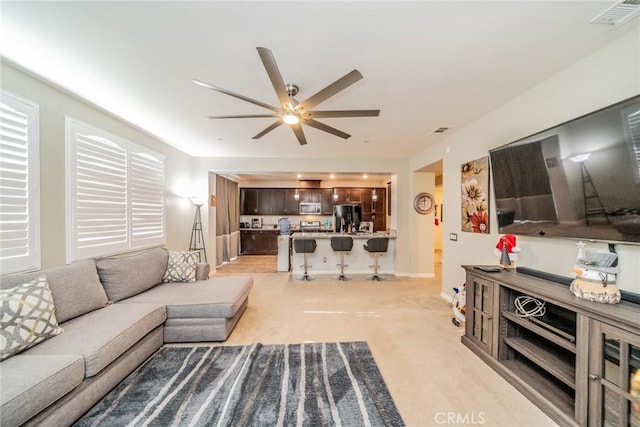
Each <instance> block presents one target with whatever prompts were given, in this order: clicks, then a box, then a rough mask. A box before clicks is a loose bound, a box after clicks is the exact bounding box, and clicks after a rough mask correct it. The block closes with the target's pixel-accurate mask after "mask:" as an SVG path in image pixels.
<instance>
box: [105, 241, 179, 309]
mask: <svg viewBox="0 0 640 427" xmlns="http://www.w3.org/2000/svg"><path fill="white" fill-rule="evenodd" d="M168 258H169V252H168V251H167V250H166V249H163V248H154V249H150V250H148V251H144V252H141V253H136V254H133V255H124V256H118V257H110V258H102V259H98V260H97V261H96V267H97V268H98V275H99V276H100V281H101V282H102V286H103V287H104V290H105V292H106V293H107V296H108V297H109V301H114V302H115V301H120V300H123V299H125V298H129V297H132V296H134V295H137V294H139V293H141V292H144V291H146V290H147V289H151V288H153V287H154V286H156V285H159V284H160V283H161V282H162V277H163V276H164V272H165V271H166V269H167V261H168Z"/></svg>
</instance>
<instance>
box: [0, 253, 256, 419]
mask: <svg viewBox="0 0 640 427" xmlns="http://www.w3.org/2000/svg"><path fill="white" fill-rule="evenodd" d="M168 258H169V252H168V251H167V250H165V249H162V248H155V249H151V250H148V251H145V252H142V253H138V254H135V255H130V256H122V257H114V258H103V259H97V260H85V261H80V262H76V263H73V264H71V265H67V266H63V267H57V268H51V269H47V270H42V271H38V272H32V273H27V274H20V275H13V276H3V277H2V278H1V281H0V288H2V289H8V288H12V287H15V286H17V285H20V284H22V283H25V282H28V281H30V280H33V279H34V278H37V277H41V276H42V275H45V276H46V279H47V282H48V284H49V288H50V290H51V294H52V297H53V302H54V306H55V315H56V317H57V321H58V323H59V326H60V327H61V328H63V330H64V331H63V332H62V333H60V334H58V335H56V336H53V337H51V338H49V339H46V340H45V341H42V342H40V343H38V344H36V345H35V346H33V347H31V348H29V349H27V350H25V351H23V352H21V353H19V354H16V355H13V356H11V357H9V358H7V359H5V360H3V361H2V362H0V425H2V426H3V427H5V426H6V427H10V426H18V425H23V424H24V425H39V426H42V425H50V426H64V425H70V424H72V423H73V422H74V421H75V420H77V419H78V418H79V417H80V416H82V414H84V413H85V412H86V411H87V410H88V409H90V408H91V407H92V406H93V405H94V404H95V403H96V402H98V401H99V400H100V399H101V398H102V397H103V396H104V395H105V394H107V393H108V392H109V391H110V390H111V389H113V388H114V387H115V386H116V385H117V384H118V383H120V382H121V381H122V380H123V379H124V378H125V377H126V376H127V375H128V374H129V373H131V372H132V371H133V370H135V369H136V368H137V367H138V366H140V365H141V364H142V363H143V362H144V361H145V360H146V359H147V358H149V357H150V356H151V355H152V354H153V353H155V351H156V350H158V349H159V348H160V347H161V346H162V345H163V343H175V342H200V341H224V340H225V339H226V338H227V337H228V335H229V334H230V332H231V330H232V329H233V327H234V326H235V325H236V323H237V322H238V319H239V318H240V316H241V315H242V313H243V312H244V310H245V308H246V307H247V302H248V297H249V293H250V291H251V289H252V287H253V280H252V279H251V278H250V277H213V278H208V274H209V270H208V266H206V265H204V264H198V265H197V278H198V280H197V281H195V282H189V283H180V282H172V283H163V275H164V274H165V273H166V271H167V267H168V263H169V261H168ZM165 279H166V278H165Z"/></svg>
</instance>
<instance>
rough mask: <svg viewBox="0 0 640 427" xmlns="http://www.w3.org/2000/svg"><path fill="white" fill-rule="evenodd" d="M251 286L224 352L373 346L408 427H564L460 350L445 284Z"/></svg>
mask: <svg viewBox="0 0 640 427" xmlns="http://www.w3.org/2000/svg"><path fill="white" fill-rule="evenodd" d="M244 274H247V273H244ZM217 275H219V276H224V275H232V274H230V273H217ZM251 276H252V277H253V278H254V288H253V290H252V292H251V296H250V297H249V306H248V308H247V310H246V311H245V313H244V315H243V316H242V318H241V319H240V321H239V322H238V324H237V326H236V328H235V330H234V331H233V332H232V334H231V336H230V337H229V339H228V340H227V341H226V342H224V343H223V345H239V344H240V345H243V344H250V343H255V342H262V343H265V344H279V343H282V344H292V343H301V342H310V341H311V342H313V341H315V342H322V341H324V342H336V341H366V342H367V343H368V344H369V347H370V348H371V351H372V353H373V356H374V358H375V361H376V363H377V365H378V367H379V368H380V370H381V372H382V375H383V377H384V379H385V382H386V383H387V386H388V388H389V391H390V392H391V395H392V396H393V399H394V401H395V403H396V406H397V407H398V410H399V411H400V414H401V415H402V417H403V419H404V421H405V422H406V424H407V425H408V426H417V427H422V426H439V425H447V426H454V425H485V426H505V427H506V426H508V427H514V426H531V427H538V426H553V425H556V424H555V423H553V421H552V420H551V419H550V418H548V417H547V416H546V415H545V414H544V413H542V412H541V411H540V410H539V409H538V408H537V407H536V406H535V405H533V404H532V403H531V402H529V401H528V400H527V399H526V398H525V397H523V396H522V395H521V394H520V393H519V392H518V391H517V390H516V389H514V388H513V387H512V386H511V385H510V384H508V383H507V382H506V381H505V380H504V379H502V377H500V376H499V375H498V374H497V373H496V372H494V371H493V370H492V369H491V368H489V367H488V366H487V365H486V364H485V363H483V362H482V361H481V360H480V359H479V358H478V357H477V356H476V355H474V354H473V353H472V352H471V351H470V350H468V349H467V348H466V347H464V346H463V345H462V344H461V343H460V337H461V335H462V333H463V328H462V327H460V328H457V327H455V326H454V325H453V324H452V322H451V319H452V316H453V312H452V308H451V307H450V305H449V304H448V303H447V302H446V301H444V300H443V299H442V298H441V296H440V291H441V285H440V279H439V278H436V279H414V278H405V277H397V278H396V280H393V281H383V282H372V281H368V280H351V281H348V282H338V281H333V282H324V281H311V282H303V281H297V280H293V281H292V280H290V276H291V275H290V274H289V273H269V274H264V273H258V274H256V273H252V274H251Z"/></svg>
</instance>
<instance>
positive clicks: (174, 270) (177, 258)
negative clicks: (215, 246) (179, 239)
mask: <svg viewBox="0 0 640 427" xmlns="http://www.w3.org/2000/svg"><path fill="white" fill-rule="evenodd" d="M197 265H198V252H180V251H169V262H168V263H167V270H166V271H165V272H164V277H163V278H162V282H163V283H167V282H195V281H196V267H197Z"/></svg>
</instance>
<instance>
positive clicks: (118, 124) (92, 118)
mask: <svg viewBox="0 0 640 427" xmlns="http://www.w3.org/2000/svg"><path fill="white" fill-rule="evenodd" d="M1 78H2V80H1V87H2V88H3V89H4V90H7V91H9V92H12V93H14V94H16V95H18V96H21V97H23V98H26V99H29V100H31V101H34V102H36V103H37V104H39V106H40V224H41V225H40V233H41V236H40V237H41V253H42V262H41V265H42V268H46V267H51V266H57V265H62V264H65V263H66V259H65V253H66V244H65V241H66V221H65V116H66V115H68V116H70V117H73V118H75V119H77V120H80V121H82V122H84V123H87V124H89V125H91V126H95V127H97V128H100V129H102V130H104V131H106V132H109V133H112V134H114V135H117V136H120V137H122V138H124V139H127V140H129V141H131V142H134V143H136V144H140V145H143V146H145V147H149V148H151V149H153V150H155V151H158V152H161V153H163V154H164V155H165V156H166V163H165V167H166V177H165V185H166V192H165V203H166V209H165V212H166V234H167V241H166V246H167V248H170V249H182V250H184V249H187V247H188V246H189V238H190V236H191V225H192V222H193V214H194V210H193V206H192V205H191V202H190V201H188V200H186V199H184V198H181V197H179V196H181V195H182V194H181V192H183V191H184V190H186V189H188V188H189V187H190V186H191V185H192V184H191V181H192V179H191V175H190V174H191V161H192V160H191V157H190V156H188V155H186V154H184V153H182V152H181V151H178V150H176V149H175V148H172V147H170V146H169V145H167V144H165V143H163V142H162V141H160V140H158V139H156V138H154V137H152V136H150V135H149V134H146V133H144V132H141V131H139V130H137V129H135V128H133V127H132V126H129V125H128V124H126V123H125V122H124V121H122V120H119V119H117V118H115V117H113V116H111V115H109V114H106V113H104V112H102V111H100V110H98V109H97V108H95V107H93V106H91V105H89V104H87V103H85V102H82V101H80V100H79V99H77V98H75V97H72V96H70V95H68V94H67V93H64V92H62V91H61V90H59V89H57V88H54V87H53V86H50V85H48V84H46V83H44V82H43V81H41V80H39V79H37V78H34V77H33V76H31V75H29V74H26V73H24V72H22V71H21V70H18V69H17V68H14V67H12V66H10V65H8V64H6V63H2V77H1Z"/></svg>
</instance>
